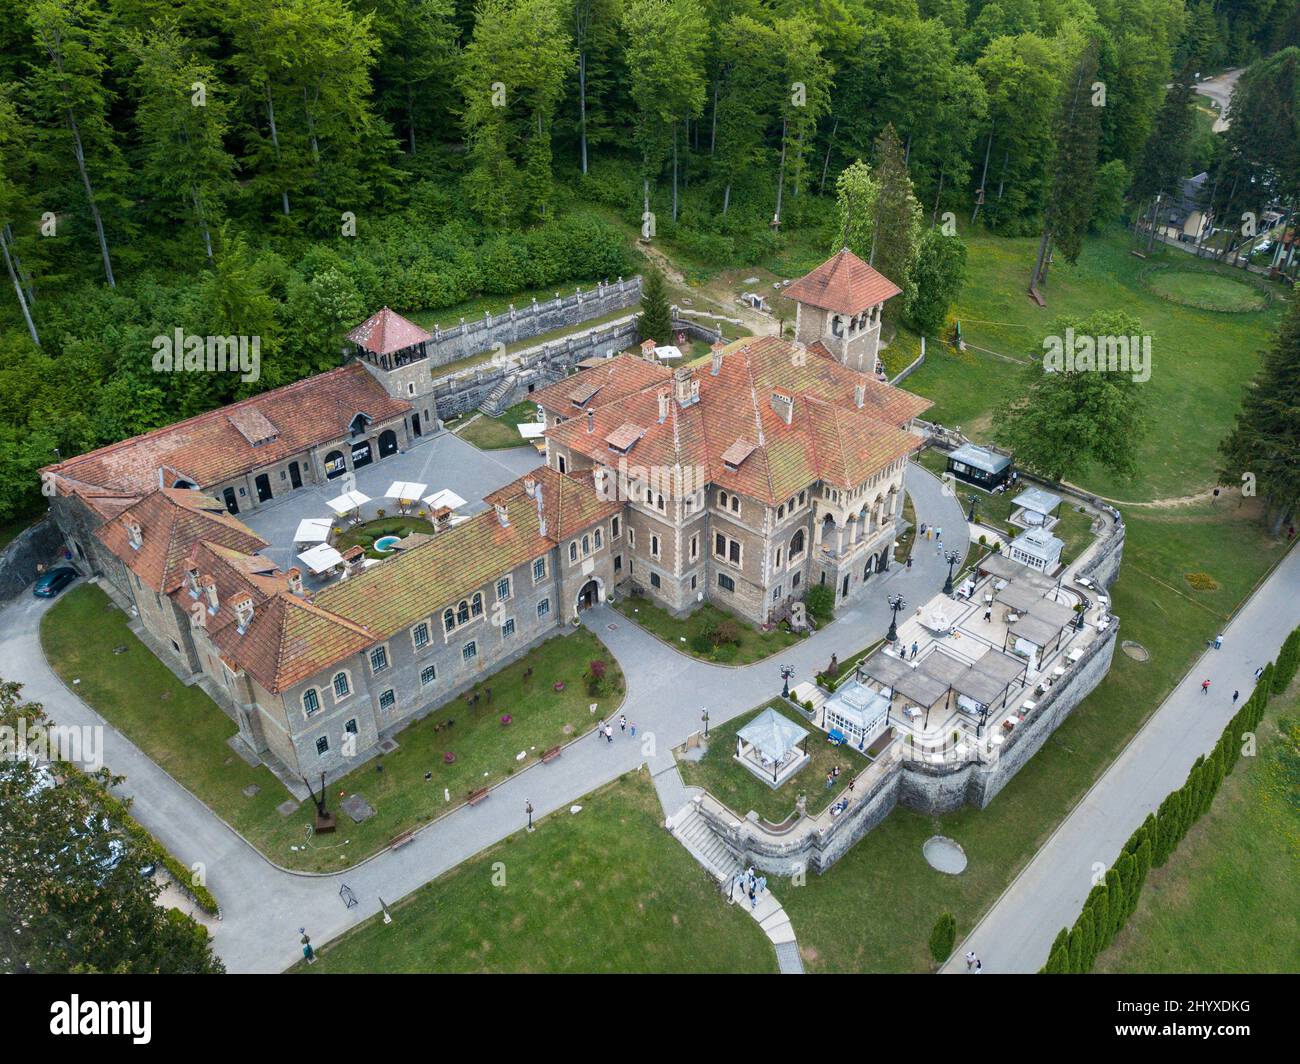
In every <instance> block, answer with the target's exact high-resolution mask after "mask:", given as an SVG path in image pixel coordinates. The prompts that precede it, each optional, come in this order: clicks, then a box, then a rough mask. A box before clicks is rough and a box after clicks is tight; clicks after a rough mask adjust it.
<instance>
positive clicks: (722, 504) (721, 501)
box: [718, 491, 727, 510]
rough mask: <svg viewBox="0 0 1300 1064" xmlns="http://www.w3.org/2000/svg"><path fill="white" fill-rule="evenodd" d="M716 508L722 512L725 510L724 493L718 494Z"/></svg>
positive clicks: (725, 497) (725, 499) (725, 495)
mask: <svg viewBox="0 0 1300 1064" xmlns="http://www.w3.org/2000/svg"><path fill="white" fill-rule="evenodd" d="M718 506H719V507H720V508H721V509H723V510H725V509H726V508H727V493H726V492H725V491H720V492H718Z"/></svg>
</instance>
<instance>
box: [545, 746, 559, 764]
mask: <svg viewBox="0 0 1300 1064" xmlns="http://www.w3.org/2000/svg"><path fill="white" fill-rule="evenodd" d="M559 756H560V748H559V747H558V746H552V747H551V748H550V749H549V750H547V751H546V752H545V753H543V754H542V764H543V765H549V764H550V763H551V762H552V761H554V760H555V759H556V758H557V757H559Z"/></svg>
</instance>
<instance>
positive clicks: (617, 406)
mask: <svg viewBox="0 0 1300 1064" xmlns="http://www.w3.org/2000/svg"><path fill="white" fill-rule="evenodd" d="M796 354H797V351H796V349H795V348H794V346H793V345H792V344H790V343H789V342H787V341H785V340H781V339H778V338H776V337H773V336H767V337H761V338H758V339H750V340H746V341H740V342H738V343H736V344H732V345H731V346H730V348H729V349H728V352H727V353H725V354H724V356H723V359H722V365H721V367H720V369H719V372H718V374H717V376H714V375H713V374H712V372H711V371H710V367H709V366H708V365H703V366H700V367H697V368H696V377H697V379H698V380H699V382H700V399H699V402H698V403H692V404H690V405H688V406H681V405H679V404H678V403H677V402H676V401H675V400H674V401H672V402H670V403H669V415H668V417H667V419H665V420H664V421H663V422H660V421H659V417H658V406H659V399H658V393H659V392H660V391H661V390H662V382H663V377H662V376H660V377H658V378H657V379H655V380H653V381H652V382H651V383H649V384H647V385H643V386H642V387H641V388H640V389H639V390H635V391H633V390H630V388H627V387H623V385H624V384H625V383H626V382H619V381H617V380H613V381H611V382H610V386H611V387H612V388H613V389H614V390H623V391H627V392H628V393H629V394H627V396H626V398H624V399H622V400H619V401H617V402H610V403H602V404H599V405H597V407H596V409H595V414H594V418H593V421H594V425H593V430H592V431H591V432H588V431H587V425H586V418H577V419H573V420H570V421H566V422H564V423H563V424H561V425H557V426H555V427H553V428H551V429H549V430H548V431H547V436H548V437H549V438H550V439H552V440H554V441H556V442H557V443H559V444H562V445H564V446H567V447H569V448H571V449H572V450H574V451H577V452H578V453H580V454H585V455H587V456H588V457H590V458H592V459H593V460H594V461H596V462H599V463H603V464H605V465H610V466H614V465H616V463H617V462H618V460H619V459H620V458H621V457H622V454H621V453H618V452H615V451H612V450H611V449H610V443H611V442H612V441H611V440H610V437H611V435H612V434H614V433H616V432H617V431H618V430H620V429H622V428H623V426H625V425H627V424H628V423H631V424H634V425H639V426H645V434H644V435H643V436H642V437H641V438H640V439H639V440H637V441H636V442H635V444H634V445H633V446H632V448H631V450H630V451H629V452H628V454H627V461H628V462H629V463H631V464H636V465H638V466H647V467H650V466H657V467H659V468H661V469H674V468H678V467H680V468H682V469H684V470H687V471H690V472H691V473H692V476H691V477H690V478H689V479H690V481H692V482H693V481H694V480H695V479H696V477H695V476H694V473H695V471H698V472H699V475H700V476H702V477H703V479H704V480H705V481H707V482H710V483H714V484H716V485H718V486H719V487H724V488H727V489H729V490H733V491H736V492H739V493H741V494H745V495H749V496H750V497H752V498H756V499H760V500H763V501H765V502H769V503H773V504H775V503H777V502H781V501H784V500H785V499H786V498H788V497H789V496H790V495H792V494H793V493H794V492H796V491H799V490H801V489H803V488H805V487H807V486H808V485H809V484H811V483H813V482H814V481H817V480H826V481H828V482H830V483H833V484H835V485H836V486H840V487H845V488H850V487H855V486H857V485H858V484H860V483H862V482H863V481H865V480H867V479H869V478H870V477H871V476H873V475H874V474H875V473H877V472H879V471H880V470H881V469H883V468H884V467H886V466H887V465H889V464H890V463H891V462H893V461H895V460H896V459H898V458H902V457H904V456H906V455H908V454H910V453H911V452H913V451H915V450H916V449H917V448H918V447H919V446H920V440H919V439H918V438H917V437H916V436H915V435H913V434H912V433H910V432H908V431H906V429H905V427H906V426H907V425H908V423H909V422H910V421H911V419H912V418H914V417H915V416H917V415H918V414H920V413H921V412H922V411H924V410H926V409H927V408H928V407H929V406H930V405H931V404H930V401H929V400H928V399H922V398H921V397H919V396H916V395H912V394H911V393H910V392H905V391H903V390H902V389H900V388H894V387H892V386H890V385H888V384H884V383H882V382H880V381H877V380H874V379H873V378H871V377H868V376H866V375H864V374H861V373H857V372H855V371H853V370H850V369H848V368H847V367H845V366H841V365H840V364H839V363H837V362H834V361H832V360H830V359H823V358H803V359H799V358H796V357H795V355H796ZM632 361H633V362H635V361H639V360H632ZM859 386H861V387H862V389H863V392H864V402H863V406H862V408H861V409H859V408H858V406H857V403H856V396H855V393H856V390H857V388H858V387H859ZM776 393H780V394H783V395H786V396H788V397H791V398H792V399H793V404H794V413H793V418H792V420H791V423H790V424H789V425H787V424H786V423H785V419H784V418H783V417H782V416H781V415H780V414H779V413H777V411H776V410H774V409H773V406H772V396H773V394H776ZM615 439H620V438H619V437H615ZM739 441H744V443H745V444H749V443H751V442H752V443H753V450H752V451H751V452H749V453H747V454H746V455H745V456H744V458H743V459H741V460H740V461H739V462H736V461H735V459H736V458H737V457H738V456H739V449H738V448H737V447H736V445H737V443H738V442H739ZM728 459H731V460H732V461H731V463H730V464H729V462H728Z"/></svg>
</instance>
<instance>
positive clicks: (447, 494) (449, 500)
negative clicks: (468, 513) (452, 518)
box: [424, 488, 467, 510]
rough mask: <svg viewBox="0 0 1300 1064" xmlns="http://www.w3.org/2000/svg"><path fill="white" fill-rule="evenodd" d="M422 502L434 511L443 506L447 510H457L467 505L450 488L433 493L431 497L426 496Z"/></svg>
mask: <svg viewBox="0 0 1300 1064" xmlns="http://www.w3.org/2000/svg"><path fill="white" fill-rule="evenodd" d="M424 501H425V502H427V503H428V504H429V506H430V508H432V509H434V510H437V509H439V508H440V507H443V506H445V507H447V509H449V510H459V509H460V508H461V507H462V506H465V505H467V504H466V502H465V500H464V499H462V498H461V497H460V496H459V495H457V494H456V493H455V492H454V491H452V490H451V488H443V489H442V490H441V491H435V492H434V493H433V494H432V495H429V496H427V497H426V498H425V500H424Z"/></svg>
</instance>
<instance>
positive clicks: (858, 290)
mask: <svg viewBox="0 0 1300 1064" xmlns="http://www.w3.org/2000/svg"><path fill="white" fill-rule="evenodd" d="M901 291H902V289H900V288H899V287H898V285H896V284H894V282H893V281H891V280H890V279H889V278H888V277H886V276H885V275H884V274H882V273H879V272H878V271H876V270H874V269H872V268H871V267H870V266H868V265H867V264H866V263H865V262H863V261H862V260H861V259H860V258H858V257H857V256H856V255H855V254H853V252H851V251H850V250H849V249H848V248H841V249H840V250H839V251H838V252H837V253H836V254H835V255H832V256H831V257H830V258H829V259H827V260H826V261H825V262H823V263H822V264H821V265H820V266H818V267H817V268H816V269H815V270H813V271H812V273H810V274H808V275H807V276H805V277H801V278H799V280H797V281H795V283H794V284H792V285H791V286H790V287H789V288H787V289H786V295H788V296H789V297H790V298H791V299H793V300H794V301H795V303H796V305H797V307H798V310H797V313H796V316H795V325H794V335H795V341H796V342H797V343H801V344H804V345H805V346H807V347H812V346H814V345H815V344H821V345H822V346H823V347H824V348H825V349H826V350H827V351H828V352H829V353H830V355H831V357H832V358H834V359H835V361H836V362H838V363H840V365H842V366H847V367H848V368H849V369H852V370H856V371H857V372H859V373H874V372H875V370H876V355H877V354H878V353H879V351H880V317H881V312H882V311H883V310H884V307H885V300H887V299H892V298H893V297H894V296H896V295H898V294H899V293H900V292H901Z"/></svg>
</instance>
